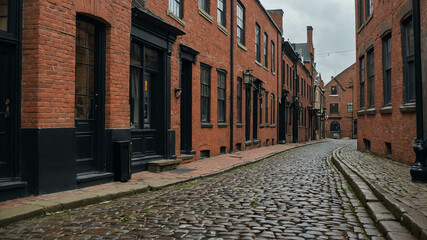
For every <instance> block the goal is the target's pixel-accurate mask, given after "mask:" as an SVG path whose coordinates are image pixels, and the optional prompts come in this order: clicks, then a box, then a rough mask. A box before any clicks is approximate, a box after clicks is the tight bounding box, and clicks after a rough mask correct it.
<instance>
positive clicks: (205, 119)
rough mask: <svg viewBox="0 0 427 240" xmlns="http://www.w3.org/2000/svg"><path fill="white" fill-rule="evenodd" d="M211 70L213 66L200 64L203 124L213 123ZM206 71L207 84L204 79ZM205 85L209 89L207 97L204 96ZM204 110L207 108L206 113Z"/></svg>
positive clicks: (201, 118)
mask: <svg viewBox="0 0 427 240" xmlns="http://www.w3.org/2000/svg"><path fill="white" fill-rule="evenodd" d="M211 69H212V67H211V66H209V65H207V64H204V63H200V120H201V122H202V123H210V122H211ZM204 71H206V73H207V77H208V78H207V79H206V81H205V82H204V79H203V75H204V74H203V72H204ZM204 85H205V86H206V87H207V88H208V91H207V95H206V94H205V95H206V96H204V94H203V86H204ZM204 98H205V99H206V101H205V102H204V101H203V99H204ZM204 104H206V106H204ZM204 108H206V111H204ZM204 112H205V113H204ZM204 115H206V116H204Z"/></svg>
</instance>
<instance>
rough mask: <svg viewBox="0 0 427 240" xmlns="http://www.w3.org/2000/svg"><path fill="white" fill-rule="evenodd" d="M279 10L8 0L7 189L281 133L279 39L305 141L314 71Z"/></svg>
mask: <svg viewBox="0 0 427 240" xmlns="http://www.w3.org/2000/svg"><path fill="white" fill-rule="evenodd" d="M21 13H22V15H21ZM282 19H283V11H282V10H271V11H267V10H265V9H264V7H263V6H262V5H261V3H260V2H259V1H251V0H242V1H223V0H217V1H213V0H200V1H179V0H161V1H154V0H153V1H152V0H149V1H142V0H133V1H131V0H127V1H118V0H111V1H101V2H100V1H95V0H85V1H82V0H65V1H41V0H29V1H13V0H6V1H2V2H1V3H0V63H1V64H0V68H1V71H0V86H1V87H0V89H1V90H2V91H0V102H3V103H5V104H0V143H1V144H0V148H1V149H0V152H1V153H2V155H1V160H0V164H1V166H0V174H1V175H0V196H1V197H0V200H2V199H8V198H14V197H19V196H25V195H28V194H43V193H49V192H56V191H63V190H68V189H75V188H80V187H85V186H89V185H93V184H100V183H103V182H108V181H113V180H114V177H116V180H119V179H117V176H118V174H114V173H117V172H118V170H120V169H122V168H123V167H121V166H122V165H121V164H123V163H124V161H123V160H122V159H121V156H125V157H126V151H127V152H128V153H129V152H131V153H132V155H131V157H130V158H131V160H130V162H131V169H132V171H133V172H137V171H144V170H147V166H148V164H149V163H150V162H152V161H153V160H159V159H182V160H183V161H193V160H197V159H201V158H205V157H209V156H215V155H218V154H224V153H227V152H232V151H240V150H245V149H250V148H256V147H261V146H266V145H271V144H277V142H278V139H279V138H280V136H279V135H280V134H279V129H285V128H284V126H281V125H280V123H279V120H280V119H282V118H280V119H279V114H278V111H279V110H278V109H279V104H282V103H283V102H282V101H281V99H280V98H281V97H283V93H284V92H285V91H283V89H282V87H283V84H282V86H280V85H279V83H280V80H281V79H282V81H283V79H286V78H284V77H282V75H283V74H284V73H285V71H286V70H285V69H282V68H281V67H282V66H284V64H282V58H285V57H284V56H285V55H286V54H284V53H283V49H282V45H287V46H290V47H291V51H293V59H292V66H293V69H294V70H293V75H292V76H293V80H292V81H294V84H293V86H296V88H289V91H295V95H294V96H295V97H298V99H300V102H299V103H298V102H297V104H296V105H295V106H296V107H295V108H294V110H295V111H297V115H295V117H294V118H293V119H294V120H296V122H295V126H299V127H298V128H296V129H297V135H296V140H295V141H308V140H310V139H311V132H312V130H311V127H310V126H311V123H312V120H310V119H311V118H310V116H311V115H310V114H311V113H310V109H311V101H310V96H312V91H313V90H312V87H311V86H312V83H313V76H312V75H311V74H310V73H311V72H310V70H308V69H307V68H306V66H305V65H304V64H303V63H302V62H301V61H299V58H298V55H296V53H295V52H294V50H293V48H292V46H291V45H290V44H289V43H283V39H282V32H283V29H282V25H283V22H282ZM282 53H283V54H282ZM286 74H289V77H290V76H291V73H290V71H289V70H287V72H286ZM298 87H300V88H298ZM289 96H290V99H292V98H293V95H292V94H291V95H289ZM285 98H286V96H285ZM281 106H286V104H284V105H281ZM283 116H288V115H283ZM285 118H286V117H284V118H283V119H285ZM298 121H299V123H297V122H298ZM292 124H294V123H292ZM292 126H293V125H292ZM285 142H286V139H284V141H283V143H285ZM126 143H128V145H126ZM129 143H131V146H130V145H129ZM120 147H124V148H120ZM130 149H131V150H132V151H129V150H130ZM122 150H124V151H122ZM116 163H119V164H116ZM52 179H55V180H54V181H53V180H52Z"/></svg>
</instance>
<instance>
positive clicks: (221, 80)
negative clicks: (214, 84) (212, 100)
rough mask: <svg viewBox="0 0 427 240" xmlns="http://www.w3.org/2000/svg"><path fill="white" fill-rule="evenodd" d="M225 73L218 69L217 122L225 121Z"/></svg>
mask: <svg viewBox="0 0 427 240" xmlns="http://www.w3.org/2000/svg"><path fill="white" fill-rule="evenodd" d="M225 86H226V73H225V72H224V71H222V70H219V71H218V122H219V123H225V122H226V121H225V116H226V114H225V112H226V111H225V100H226V91H225Z"/></svg>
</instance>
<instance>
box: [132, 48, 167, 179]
mask: <svg viewBox="0 0 427 240" xmlns="http://www.w3.org/2000/svg"><path fill="white" fill-rule="evenodd" d="M163 57H164V54H163V52H162V51H160V50H157V49H155V48H151V47H149V46H146V45H145V44H142V43H139V42H136V41H133V42H132V44H131V67H130V88H129V89H130V94H129V96H130V99H129V100H130V108H131V110H130V111H131V116H130V117H131V119H130V120H131V122H130V127H131V137H132V169H133V171H140V170H146V168H147V163H148V162H149V161H151V160H153V159H158V158H163V155H164V152H165V144H163V143H164V137H163V136H164V130H162V129H165V127H164V124H165V103H164V91H163V90H164V88H165V83H164V78H163V77H162V76H163V75H162V74H161V71H160V70H161V66H163V65H161V64H160V62H161V60H162V59H163Z"/></svg>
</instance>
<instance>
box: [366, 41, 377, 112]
mask: <svg viewBox="0 0 427 240" xmlns="http://www.w3.org/2000/svg"><path fill="white" fill-rule="evenodd" d="M366 56H367V61H366V64H367V68H368V71H367V72H368V103H369V108H375V52H374V48H371V49H369V50H368V52H367V54H366Z"/></svg>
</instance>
